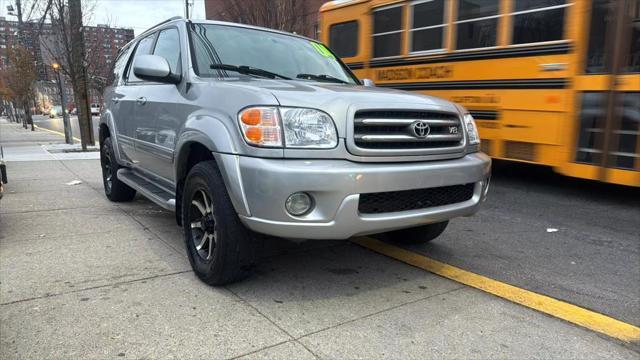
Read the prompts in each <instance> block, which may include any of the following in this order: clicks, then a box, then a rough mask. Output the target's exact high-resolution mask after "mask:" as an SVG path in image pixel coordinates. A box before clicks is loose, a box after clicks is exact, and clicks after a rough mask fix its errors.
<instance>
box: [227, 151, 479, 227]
mask: <svg viewBox="0 0 640 360" xmlns="http://www.w3.org/2000/svg"><path fill="white" fill-rule="evenodd" d="M217 157H218V158H221V159H219V160H222V163H223V164H224V166H223V167H224V169H223V172H224V173H226V175H225V179H226V181H227V189H229V192H230V196H231V198H232V201H233V202H234V206H235V207H236V210H237V211H238V213H239V215H240V219H241V220H242V221H243V223H244V224H245V225H246V226H247V227H249V228H250V229H251V230H253V231H256V232H259V233H264V234H269V235H274V236H279V237H287V238H305V239H346V238H349V237H352V236H356V235H365V234H373V233H379V232H385V231H391V230H396V229H402V228H408V227H414V226H420V225H426V224H430V223H436V222H440V221H445V220H449V219H451V218H455V217H459V216H469V215H472V214H473V213H475V212H476V211H477V210H478V208H479V207H480V204H481V203H482V201H483V200H484V198H485V196H486V190H487V188H488V181H489V176H490V171H491V160H490V158H489V157H488V156H486V155H485V154H482V153H474V154H469V155H466V156H464V157H462V158H459V159H455V160H446V161H432V162H419V163H393V164H388V163H384V164H380V163H376V164H372V163H354V162H350V161H345V160H274V159H261V158H251V157H237V156H234V155H222V154H217ZM219 163H220V161H219ZM230 167H234V168H235V169H236V170H237V171H233V172H230V170H232V169H230ZM230 182H239V184H238V183H235V184H230ZM470 183H473V184H474V191H473V196H472V197H471V199H469V200H466V201H463V202H459V203H454V204H449V205H443V206H435V207H430V208H425V209H418V210H410V211H400V212H390V213H382V214H361V213H360V212H359V211H358V204H359V198H360V194H362V193H376V192H389V191H402V190H412V189H424V188H433V187H442V186H449V185H460V184H470ZM298 191H304V192H307V193H308V194H310V195H311V196H312V197H313V198H314V202H315V207H314V209H313V210H312V211H311V212H310V213H309V214H307V215H304V216H301V217H295V216H291V215H289V214H288V213H287V212H286V210H285V207H284V204H285V200H286V199H287V197H288V196H289V195H291V194H292V193H294V192H298Z"/></svg>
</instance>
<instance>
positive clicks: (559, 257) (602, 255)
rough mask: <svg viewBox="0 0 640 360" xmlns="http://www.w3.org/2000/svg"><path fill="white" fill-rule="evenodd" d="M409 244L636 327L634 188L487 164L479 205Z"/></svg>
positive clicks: (637, 219)
mask: <svg viewBox="0 0 640 360" xmlns="http://www.w3.org/2000/svg"><path fill="white" fill-rule="evenodd" d="M547 229H557V232H547ZM550 231H553V230H550ZM410 249H411V250H414V251H416V252H420V253H422V254H425V255H427V256H429V257H431V258H434V259H437V260H440V261H443V262H446V263H449V264H451V265H455V266H458V267H460V268H463V269H465V270H468V271H472V272H475V273H478V274H482V275H485V276H487V277H490V278H493V279H496V280H499V281H503V282H506V283H509V284H512V285H515V286H518V287H521V288H525V289H527V290H531V291H535V292H538V293H542V294H546V295H549V296H552V297H555V298H557V299H561V300H564V301H567V302H570V303H573V304H576V305H579V306H581V307H585V308H588V309H591V310H594V311H597V312H600V313H603V314H606V315H609V316H611V317H614V318H617V319H619V320H622V321H625V322H628V323H631V324H634V325H636V326H639V325H640V189H637V188H629V187H621V186H612V185H607V184H602V183H597V182H592V181H584V180H579V179H573V178H569V177H564V176H561V175H558V174H555V173H553V172H552V171H551V170H550V169H548V168H544V167H539V166H531V165H525V164H515V163H506V162H494V169H493V178H492V184H491V189H490V194H489V199H488V200H487V202H486V204H485V207H484V208H483V209H482V210H481V211H480V212H479V213H478V214H476V215H475V216H474V217H471V218H463V219H456V220H453V221H452V222H451V223H450V225H449V228H448V229H447V230H446V231H445V233H444V234H443V235H442V236H441V237H440V238H438V239H436V240H435V241H434V242H432V243H431V244H428V245H422V246H414V247H410Z"/></svg>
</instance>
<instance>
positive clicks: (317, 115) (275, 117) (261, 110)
mask: <svg viewBox="0 0 640 360" xmlns="http://www.w3.org/2000/svg"><path fill="white" fill-rule="evenodd" d="M238 120H239V122H240V127H241V129H242V135H243V136H244V138H245V140H246V141H247V143H249V144H250V145H254V146H261V147H283V146H286V147H288V148H311V149H330V148H334V147H336V146H337V145H338V133H337V131H336V126H335V124H334V123H333V120H332V119H331V117H330V116H329V115H327V114H326V113H324V112H322V111H319V110H314V109H305V108H286V107H281V108H277V107H251V108H247V109H244V110H243V111H241V112H240V114H238ZM283 130H284V131H283ZM283 137H284V141H283Z"/></svg>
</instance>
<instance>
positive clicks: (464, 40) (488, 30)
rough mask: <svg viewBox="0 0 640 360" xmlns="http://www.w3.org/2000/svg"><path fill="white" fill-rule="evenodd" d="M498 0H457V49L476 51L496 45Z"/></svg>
mask: <svg viewBox="0 0 640 360" xmlns="http://www.w3.org/2000/svg"><path fill="white" fill-rule="evenodd" d="M499 3H500V1H499V0H459V1H458V21H456V26H457V34H458V35H457V40H456V44H457V45H456V47H457V49H461V50H462V49H476V48H484V47H492V46H495V45H496V33H497V30H498V17H499V16H500V15H498V9H499Z"/></svg>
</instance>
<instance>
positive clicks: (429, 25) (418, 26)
mask: <svg viewBox="0 0 640 360" xmlns="http://www.w3.org/2000/svg"><path fill="white" fill-rule="evenodd" d="M444 3H445V2H444V0H420V1H415V2H413V3H412V4H411V29H409V32H410V34H411V35H410V36H411V52H419V51H430V50H441V49H443V48H444V46H443V40H444V29H445V27H446V26H447V25H446V24H445V20H444V5H445V4H444Z"/></svg>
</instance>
